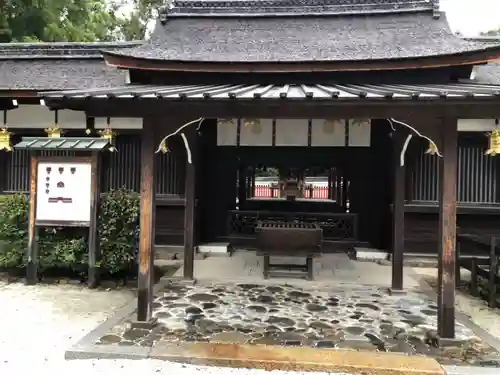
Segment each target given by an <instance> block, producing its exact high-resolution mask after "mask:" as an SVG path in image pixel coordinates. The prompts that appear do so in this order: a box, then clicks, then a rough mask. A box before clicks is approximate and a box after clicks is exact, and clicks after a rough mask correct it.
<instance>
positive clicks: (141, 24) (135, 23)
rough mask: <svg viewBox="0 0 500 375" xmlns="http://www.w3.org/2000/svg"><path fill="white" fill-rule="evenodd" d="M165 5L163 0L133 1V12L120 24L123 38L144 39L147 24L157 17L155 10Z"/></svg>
mask: <svg viewBox="0 0 500 375" xmlns="http://www.w3.org/2000/svg"><path fill="white" fill-rule="evenodd" d="M165 3H166V1H165V0H133V10H132V11H131V12H130V14H129V15H127V17H125V18H123V19H122V20H121V22H120V32H121V33H122V35H123V38H124V39H125V40H141V39H144V37H145V35H146V28H147V25H148V22H149V21H151V20H154V19H155V18H156V17H157V13H156V10H157V9H158V8H159V7H160V6H162V5H163V4H165Z"/></svg>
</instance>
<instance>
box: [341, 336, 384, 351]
mask: <svg viewBox="0 0 500 375" xmlns="http://www.w3.org/2000/svg"><path fill="white" fill-rule="evenodd" d="M337 347H338V348H341V349H352V350H376V349H377V348H376V346H374V345H373V344H372V343H371V341H370V340H368V338H366V337H364V336H347V337H346V338H345V340H343V341H340V342H338V343H337Z"/></svg>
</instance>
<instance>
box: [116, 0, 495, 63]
mask: <svg viewBox="0 0 500 375" xmlns="http://www.w3.org/2000/svg"><path fill="white" fill-rule="evenodd" d="M233 1H234V0H233ZM243 1H245V0H243ZM273 1H278V0H271V1H270V2H273ZM288 1H296V0H288ZM297 1H298V0H297ZM306 1H309V0H306ZM311 1H321V0H311ZM325 1H329V0H325ZM346 1H347V0H346ZM199 2H200V3H208V1H206V0H205V1H199ZM261 2H262V1H261ZM373 2H377V1H373ZM432 14H433V11H432V10H430V11H425V12H417V13H400V14H393V13H391V14H371V15H369V16H367V15H354V16H328V17H327V16H324V15H322V16H311V15H307V16H302V17H252V16H241V15H239V16H235V17H224V18H221V17H185V18H176V17H172V18H167V20H166V21H165V22H163V23H162V22H158V23H157V28H156V30H155V33H154V34H153V36H152V38H151V40H150V41H149V42H147V43H145V44H144V45H141V46H139V47H133V48H129V49H124V50H120V51H118V52H113V53H112V54H114V55H121V56H130V57H136V58H141V59H155V60H165V61H172V62H195V61H198V62H313V61H359V60H377V59H403V58H418V57H425V56H440V55H449V54H459V53H463V52H468V51H477V50H484V49H488V48H497V45H494V44H490V43H483V42H475V41H466V40H464V39H462V38H459V37H457V36H455V35H453V34H452V33H451V31H450V29H449V27H448V23H447V20H446V17H445V16H444V15H443V14H441V17H439V18H435V17H433V16H432Z"/></svg>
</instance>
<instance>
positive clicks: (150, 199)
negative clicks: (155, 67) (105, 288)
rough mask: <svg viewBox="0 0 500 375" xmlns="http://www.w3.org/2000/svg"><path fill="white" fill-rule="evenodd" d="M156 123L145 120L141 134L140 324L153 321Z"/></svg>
mask: <svg viewBox="0 0 500 375" xmlns="http://www.w3.org/2000/svg"><path fill="white" fill-rule="evenodd" d="M154 120H155V119H154V118H145V119H144V120H143V127H142V134H141V140H142V141H141V197H140V219H139V222H140V235H139V236H140V237H139V276H138V291H137V321H138V322H151V321H152V306H151V305H152V300H153V284H154V279H153V267H154V263H153V262H154V259H153V246H154V222H155V202H154V198H155V183H154V171H155V167H154V165H155V121H154Z"/></svg>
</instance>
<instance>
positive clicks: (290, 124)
mask: <svg viewBox="0 0 500 375" xmlns="http://www.w3.org/2000/svg"><path fill="white" fill-rule="evenodd" d="M308 128H309V120H306V119H299V120H297V119H277V120H276V139H275V142H276V143H275V145H276V146H307V144H308V142H307V138H308Z"/></svg>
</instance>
